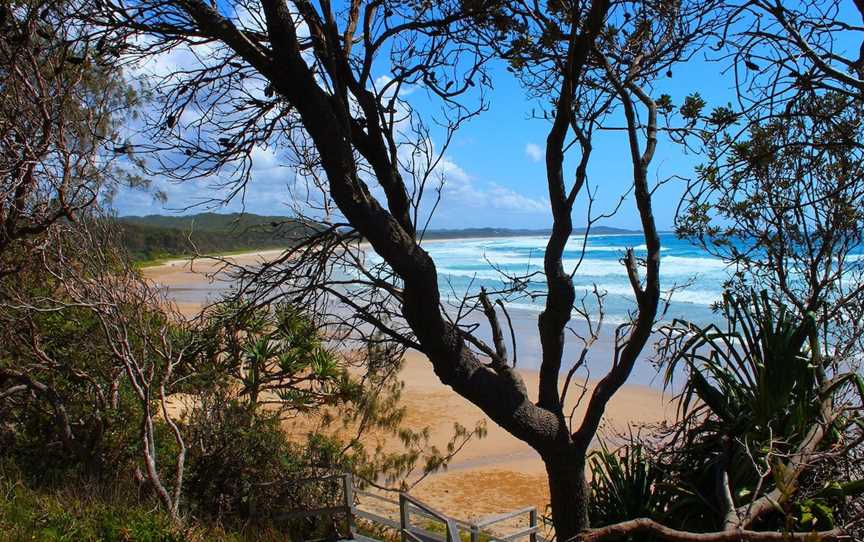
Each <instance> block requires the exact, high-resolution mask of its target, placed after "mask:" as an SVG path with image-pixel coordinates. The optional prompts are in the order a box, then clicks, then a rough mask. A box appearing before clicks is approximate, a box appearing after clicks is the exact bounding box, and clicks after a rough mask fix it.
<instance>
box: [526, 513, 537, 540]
mask: <svg viewBox="0 0 864 542" xmlns="http://www.w3.org/2000/svg"><path fill="white" fill-rule="evenodd" d="M528 526H529V527H534V528H535V529H534V530H533V531H531V534H530V535H528V540H530V542H537V509H536V508H532V509H531V511H530V512H528Z"/></svg>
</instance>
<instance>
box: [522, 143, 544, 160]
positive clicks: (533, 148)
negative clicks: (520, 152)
mask: <svg viewBox="0 0 864 542" xmlns="http://www.w3.org/2000/svg"><path fill="white" fill-rule="evenodd" d="M525 156H527V157H528V158H530V159H531V161H532V162H539V161H540V160H542V159H543V149H541V148H540V145H537V144H536V143H527V144H526V145H525Z"/></svg>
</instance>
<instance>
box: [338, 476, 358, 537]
mask: <svg viewBox="0 0 864 542" xmlns="http://www.w3.org/2000/svg"><path fill="white" fill-rule="evenodd" d="M342 493H343V495H344V496H345V513H346V514H347V523H348V536H350V537H351V538H354V535H355V534H356V530H357V526H356V525H355V523H354V477H353V476H351V473H350V472H346V473H345V476H343V477H342Z"/></svg>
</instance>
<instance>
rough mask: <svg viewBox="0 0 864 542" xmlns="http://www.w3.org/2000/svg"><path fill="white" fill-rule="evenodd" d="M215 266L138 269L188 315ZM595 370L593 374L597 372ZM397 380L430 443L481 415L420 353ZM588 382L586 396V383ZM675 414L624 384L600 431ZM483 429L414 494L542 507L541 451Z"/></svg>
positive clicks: (530, 379)
mask: <svg viewBox="0 0 864 542" xmlns="http://www.w3.org/2000/svg"><path fill="white" fill-rule="evenodd" d="M278 254H279V251H265V252H256V253H249V254H242V255H236V256H231V257H229V258H227V259H230V260H233V261H234V262H236V263H242V264H254V263H256V262H261V261H264V260H266V259H268V258H274V257H276V256H278ZM219 265H220V264H219V262H216V261H214V260H208V259H199V260H196V261H194V262H189V261H188V260H174V261H169V262H166V263H164V264H162V265H159V266H154V267H147V268H144V269H143V270H142V272H143V274H144V276H145V277H147V278H148V279H150V280H152V281H154V282H156V283H158V284H159V285H161V286H162V287H165V288H166V291H167V294H168V296H169V297H171V298H172V299H174V300H175V302H176V304H177V307H178V309H179V310H180V311H181V312H182V313H183V314H184V315H186V316H190V317H191V316H194V315H195V314H197V313H198V311H199V310H200V309H201V306H202V303H203V300H204V299H206V298H207V296H208V295H210V294H213V295H216V294H218V292H219V291H220V290H224V289H225V288H226V286H227V285H226V283H225V282H220V281H218V280H214V279H213V278H212V277H210V278H208V275H209V274H212V273H213V272H214V271H216V270H218V268H219ZM529 316H530V315H529ZM526 318H527V316H526ZM532 318H533V317H532ZM532 339H533V338H532V337H527V338H526V340H532ZM607 351H608V350H607ZM599 352H600V354H599V355H603V352H604V349H602V348H601V349H599ZM601 370H602V369H598V371H597V372H595V373H594V374H602V373H601V372H600V371H601ZM521 374H522V377H523V378H524V380H525V383H526V385H527V387H528V390H529V392H531V393H533V394H536V390H537V382H538V374H537V373H536V371H532V370H522V371H521ZM401 378H402V379H403V380H404V382H405V390H404V393H403V398H404V405H405V407H406V409H407V420H406V421H407V423H408V425H409V426H411V427H412V428H414V429H418V428H421V427H424V426H428V427H429V429H430V432H431V441H432V443H433V444H435V445H437V446H439V448H443V447H445V446H446V444H447V442H448V441H449V440H450V437H451V436H452V430H453V423H454V422H458V423H460V424H462V425H463V426H465V427H469V428H471V427H474V426H475V424H476V423H477V422H478V421H480V420H482V419H484V418H485V415H484V414H483V412H482V411H480V410H479V409H478V408H477V407H475V406H474V405H472V404H471V403H469V402H468V401H466V400H464V399H462V398H461V397H459V396H458V395H457V394H456V393H455V392H453V391H452V390H450V389H449V388H448V387H446V386H444V385H443V384H441V382H440V381H439V380H438V378H437V377H436V376H435V374H434V372H433V371H432V366H431V364H430V363H429V362H428V360H426V359H425V357H424V356H423V355H422V354H420V353H418V352H413V351H412V352H409V353H408V354H407V359H406V362H405V367H404V369H403V371H402V373H401ZM588 385H589V392H588V393H589V394H590V386H591V382H589V383H588ZM578 391H579V390H575V389H571V391H570V392H569V393H568V400H567V403H568V404H567V406H566V408H565V411H570V409H572V408H573V406H574V402H575V400H576V399H577V398H578V397H579V395H580V393H579V392H578ZM586 402H587V399H586V400H585V401H583V402H582V403H583V404H582V405H581V406H582V407H584V403H586ZM581 414H582V411H581V409H580V408H579V407H577V408H576V410H575V417H574V420H576V421H575V422H574V423H578V420H581ZM673 415H674V407H673V405H670V404H669V403H668V397H666V398H665V399H664V397H663V396H662V395H661V393H660V392H659V391H658V390H656V389H653V388H650V387H647V386H641V385H627V386H625V387H624V388H623V389H622V390H621V391H620V392H619V393H618V394H617V395H616V396H615V397H614V398H613V400H612V401H611V402H610V404H609V406H608V408H607V411H606V417H605V422H604V426H603V429H602V430H601V432H602V433H603V434H606V435H609V436H614V435H615V434H619V433H621V432H626V431H627V429H628V426H634V425H635V426H638V425H641V424H652V423H658V422H661V421H663V420H667V419H670V418H671V417H672V416H673ZM288 423H289V427H286V429H288V430H289V431H291V427H290V424H291V422H288ZM487 428H488V434H487V436H486V437H485V438H483V439H479V440H472V441H471V442H469V443H468V444H467V445H466V446H465V448H464V449H463V450H462V451H461V452H460V453H459V454H458V455H457V457H456V458H455V459H454V460H453V462H452V463H451V464H450V466H449V468H448V469H447V470H446V471H441V472H438V473H436V474H433V475H432V476H430V477H428V478H427V479H426V480H424V481H423V482H422V483H421V484H420V485H418V486H417V487H416V488H415V489H414V490H413V491H412V493H413V494H415V495H416V496H417V497H419V498H420V499H422V500H425V501H426V502H428V503H429V504H431V505H433V506H435V507H437V508H438V509H440V510H442V511H444V512H446V513H450V514H453V515H455V516H456V517H459V518H461V519H472V518H479V517H483V516H487V515H489V514H495V513H501V512H505V511H508V510H512V509H515V508H519V507H523V506H529V505H533V506H536V507H537V508H538V510H540V511H541V512H542V511H543V510H544V507H545V505H546V503H547V502H548V489H547V487H546V477H545V471H544V468H543V463H542V462H541V460H540V458H539V456H538V455H537V454H536V452H534V450H532V449H531V448H530V447H529V446H527V445H526V444H525V443H523V442H521V441H519V440H518V439H516V438H515V437H513V436H511V435H510V434H509V433H507V432H506V431H504V430H503V429H501V428H500V427H498V426H497V425H495V424H494V423H493V422H491V421H488V420H487ZM298 429H299V428H298Z"/></svg>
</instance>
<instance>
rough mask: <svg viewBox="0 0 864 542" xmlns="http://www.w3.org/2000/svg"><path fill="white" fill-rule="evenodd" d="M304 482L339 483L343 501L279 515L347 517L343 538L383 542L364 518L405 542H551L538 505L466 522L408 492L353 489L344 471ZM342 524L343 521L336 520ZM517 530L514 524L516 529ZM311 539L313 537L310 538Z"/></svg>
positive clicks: (351, 479)
mask: <svg viewBox="0 0 864 542" xmlns="http://www.w3.org/2000/svg"><path fill="white" fill-rule="evenodd" d="M304 482H309V483H313V482H314V483H319V484H320V483H324V482H328V483H338V484H339V486H340V487H341V497H342V498H341V499H340V501H341V502H339V503H338V504H336V505H330V506H323V507H320V508H315V509H310V510H291V511H288V512H286V513H284V514H281V515H279V517H278V518H277V519H280V520H286V519H296V518H302V517H311V516H327V517H330V518H332V519H333V520H334V522H336V521H335V520H336V518H344V525H342V526H341V528H340V531H341V532H342V540H343V541H345V542H379V541H378V540H376V539H374V538H370V537H369V536H365V535H363V534H362V532H361V531H362V529H360V528H358V525H357V520H358V519H360V520H363V521H365V522H368V523H369V524H371V525H373V526H374V527H376V528H384V529H387V530H390V531H392V532H394V533H399V536H400V538H401V540H402V542H481V541H482V542H517V541H526V540H527V541H528V542H547V541H546V540H545V539H544V538H542V537H541V536H540V529H541V526H540V525H539V523H538V520H540V519H541V518H540V517H539V516H538V514H537V510H536V509H535V508H534V507H527V508H521V509H519V510H513V511H511V512H507V513H504V514H499V515H495V516H489V517H487V518H483V519H481V520H479V521H473V522H469V521H464V520H459V519H456V518H454V517H451V516H448V515H446V514H444V513H442V512H440V511H438V510H436V509H434V508H432V507H431V506H429V505H428V504H425V503H423V502H422V501H420V500H418V499H417V498H415V497H413V496H411V495H410V494H408V493H399V500H398V501H397V500H395V499H389V498H387V497H384V496H382V495H379V494H377V493H371V492H367V491H359V490H355V488H354V480H353V478H352V476H351V475H350V474H340V475H335V476H330V477H326V478H315V479H310V480H307V481H304ZM370 500H376V501H379V503H380V504H381V505H382V506H379V507H378V508H377V509H376V510H375V511H373V510H369V509H367V508H365V507H364V506H363V502H364V501H370ZM397 507H398V514H399V515H398V519H396V518H393V517H388V516H386V515H383V513H382V512H381V511H380V509H381V508H390V509H394V510H395V509H397ZM520 517H524V518H526V519H527V526H525V527H521V528H517V529H516V530H515V531H511V532H502V531H504V529H505V527H502V526H501V524H502V523H503V522H505V521H512V520H514V519H517V518H520ZM336 523H343V522H336ZM496 525H497V526H496ZM511 529H512V527H511ZM310 542H311V541H310Z"/></svg>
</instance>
